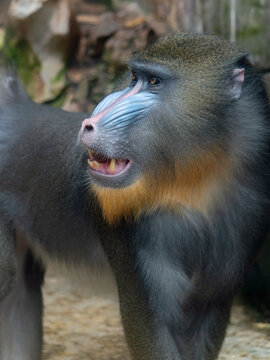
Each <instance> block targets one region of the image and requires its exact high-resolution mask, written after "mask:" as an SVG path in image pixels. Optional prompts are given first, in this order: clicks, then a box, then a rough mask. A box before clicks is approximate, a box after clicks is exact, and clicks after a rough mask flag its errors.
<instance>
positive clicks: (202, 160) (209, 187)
mask: <svg viewBox="0 0 270 360" xmlns="http://www.w3.org/2000/svg"><path fill="white" fill-rule="evenodd" d="M227 159H228V158H227V157H225V155H224V154H223V153H222V152H221V151H215V152H207V153H205V154H203V155H200V156H197V157H196V159H190V160H189V162H188V163H186V164H185V165H182V166H180V165H179V164H177V163H176V164H175V169H174V170H170V169H166V168H164V167H161V168H160V169H159V172H158V174H155V175H154V176H153V175H152V176H151V174H144V175H143V176H141V177H140V178H139V179H138V180H137V181H136V182H134V183H133V184H132V185H130V186H128V187H126V188H121V189H114V188H104V187H101V186H97V185H93V186H92V189H93V191H94V193H95V194H96V196H97V199H98V201H99V204H100V206H101V209H102V212H103V216H104V218H105V220H106V221H107V222H108V223H109V224H113V223H116V222H118V221H119V220H120V219H121V218H126V219H127V218H130V217H133V218H137V217H139V216H140V214H141V213H142V212H152V211H154V210H155V209H157V208H166V209H168V208H169V209H172V210H174V211H175V210H176V211H179V212H181V209H182V208H183V207H185V208H192V209H196V210H198V211H200V212H202V213H204V214H205V215H206V214H207V212H208V209H209V206H210V204H211V203H212V200H214V199H215V198H216V197H217V196H218V195H219V194H220V192H221V189H222V188H223V186H222V184H224V183H225V181H226V180H227V179H228V177H229V163H228V160H227Z"/></svg>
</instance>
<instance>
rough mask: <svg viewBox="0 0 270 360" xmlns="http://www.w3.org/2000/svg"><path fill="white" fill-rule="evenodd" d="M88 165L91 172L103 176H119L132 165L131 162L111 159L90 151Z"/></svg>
mask: <svg viewBox="0 0 270 360" xmlns="http://www.w3.org/2000/svg"><path fill="white" fill-rule="evenodd" d="M88 153H89V159H88V165H89V167H90V168H91V170H94V171H95V172H97V173H99V174H102V175H119V174H121V173H122V172H124V171H125V170H126V169H127V167H129V165H130V161H129V160H123V159H110V158H108V157H106V156H105V155H103V154H100V153H96V152H94V151H91V150H89V151H88Z"/></svg>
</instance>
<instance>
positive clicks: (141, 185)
mask: <svg viewBox="0 0 270 360" xmlns="http://www.w3.org/2000/svg"><path fill="white" fill-rule="evenodd" d="M130 72H131V74H130V78H129V80H128V81H126V80H125V81H124V82H123V84H122V90H120V91H117V92H114V93H112V94H110V95H108V96H107V97H106V98H105V99H104V100H102V101H101V102H100V104H98V106H97V107H96V109H95V110H94V112H93V114H92V115H91V117H89V116H88V114H73V113H67V112H64V111H61V110H58V109H55V108H51V107H48V106H43V105H37V104H34V103H33V102H32V101H30V100H29V99H28V98H27V96H26V95H25V93H24V92H23V90H22V88H21V86H20V84H19V82H18V80H17V79H16V76H15V75H14V74H13V73H12V72H9V71H7V72H4V73H3V74H2V75H1V80H0V82H1V84H0V152H1V156H0V301H1V302H0V359H1V360H10V359H15V360H16V359H20V360H30V359H31V360H33V359H40V354H41V343H42V340H41V333H42V330H41V314H42V305H41V303H42V300H41V299H42V298H41V285H42V281H43V275H44V268H45V267H46V264H47V263H48V262H51V261H52V262H57V263H60V264H62V265H63V266H64V267H65V268H66V269H67V270H68V271H73V272H74V271H75V272H76V273H77V276H78V277H81V276H82V273H84V276H85V275H86V276H87V278H86V281H85V280H84V281H85V284H88V279H90V278H95V279H96V282H97V283H101V281H100V279H101V278H102V279H105V278H107V281H106V282H104V281H103V282H102V284H103V289H104V291H105V292H108V289H109V288H111V287H112V286H113V285H114V282H116V286H117V290H118V295H119V303H120V311H121V316H122V321H123V326H124V330H125V334H126V339H127V342H128V345H129V349H130V353H131V357H132V359H133V360H164V359H165V360H214V359H216V358H217V356H218V353H219V350H220V347H221V345H222V341H223V338H224V336H225V331H226V326H227V323H228V319H229V314H230V307H231V302H232V299H233V295H234V293H235V291H236V290H237V289H238V287H239V286H240V285H241V283H242V281H243V279H244V276H245V274H246V273H247V272H248V270H249V268H250V266H251V264H252V262H253V259H254V257H255V256H256V253H257V251H258V250H259V248H260V246H261V244H262V242H263V240H264V238H265V236H266V234H267V233H268V231H269V200H270V192H269V191H270V186H269V185H270V177H269V175H270V173H269V163H270V146H269V145H270V131H269V119H270V116H269V104H268V100H267V96H266V93H265V90H264V87H263V84H262V81H261V79H260V76H259V75H258V74H257V72H256V70H255V69H254V67H253V66H252V64H251V63H250V61H249V56H248V55H247V54H246V52H243V51H242V50H241V49H239V48H238V46H237V45H235V44H231V43H229V42H227V41H224V40H220V39H218V38H216V37H214V36H205V35H194V34H175V35H169V36H167V37H164V38H162V39H160V40H158V41H157V42H156V43H154V44H153V45H151V46H150V47H149V48H148V49H147V50H146V51H144V52H142V53H140V54H135V55H134V56H133V57H132V59H131V61H130ZM112 274H113V277H112ZM21 304H25V306H21ZM26 308H27V309H30V308H31V309H33V311H29V312H26V311H25V309H26ZM14 313H15V314H16V319H18V322H19V324H17V323H16V324H14V320H13V319H14Z"/></svg>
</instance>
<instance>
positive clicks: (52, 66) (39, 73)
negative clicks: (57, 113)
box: [6, 0, 75, 102]
mask: <svg viewBox="0 0 270 360" xmlns="http://www.w3.org/2000/svg"><path fill="white" fill-rule="evenodd" d="M9 17H10V31H9V34H10V35H9V37H8V38H7V41H6V47H7V55H8V57H11V59H10V60H12V61H15V63H16V65H17V66H18V71H19V73H20V74H21V75H22V80H23V81H24V83H26V85H27V90H28V92H29V94H30V96H32V97H33V98H34V100H36V101H38V102H42V101H46V100H50V99H53V98H54V97H56V96H57V95H58V94H59V93H60V92H61V91H62V89H63V88H64V86H65V85H66V80H65V63H66V58H67V56H68V53H69V52H70V51H71V49H72V47H73V34H74V30H75V28H74V26H73V24H74V23H73V18H72V14H71V10H70V5H69V1H68V0H34V1H32V0H16V1H15V0H12V1H11V4H10V8H9ZM18 45H19V46H20V47H22V52H23V51H24V52H25V56H24V57H28V59H27V60H28V61H24V63H23V64H22V60H21V56H22V54H18V51H17V47H18ZM16 52H17V55H18V56H17V57H16V56H15V59H12V55H14V53H16ZM31 58H32V59H33V58H34V59H35V61H34V63H35V66H34V67H33V61H31ZM30 65H31V70H32V71H31V74H32V76H31V77H30V78H25V76H24V75H25V74H23V72H24V70H25V69H22V66H24V67H25V66H30ZM28 75H29V74H28Z"/></svg>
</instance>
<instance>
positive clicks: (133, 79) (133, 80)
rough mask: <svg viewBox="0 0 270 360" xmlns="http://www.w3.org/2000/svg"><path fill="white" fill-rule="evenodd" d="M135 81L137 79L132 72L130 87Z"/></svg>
mask: <svg viewBox="0 0 270 360" xmlns="http://www.w3.org/2000/svg"><path fill="white" fill-rule="evenodd" d="M137 81H138V78H137V76H136V74H135V72H132V78H131V86H134V85H135V84H136V82H137Z"/></svg>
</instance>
